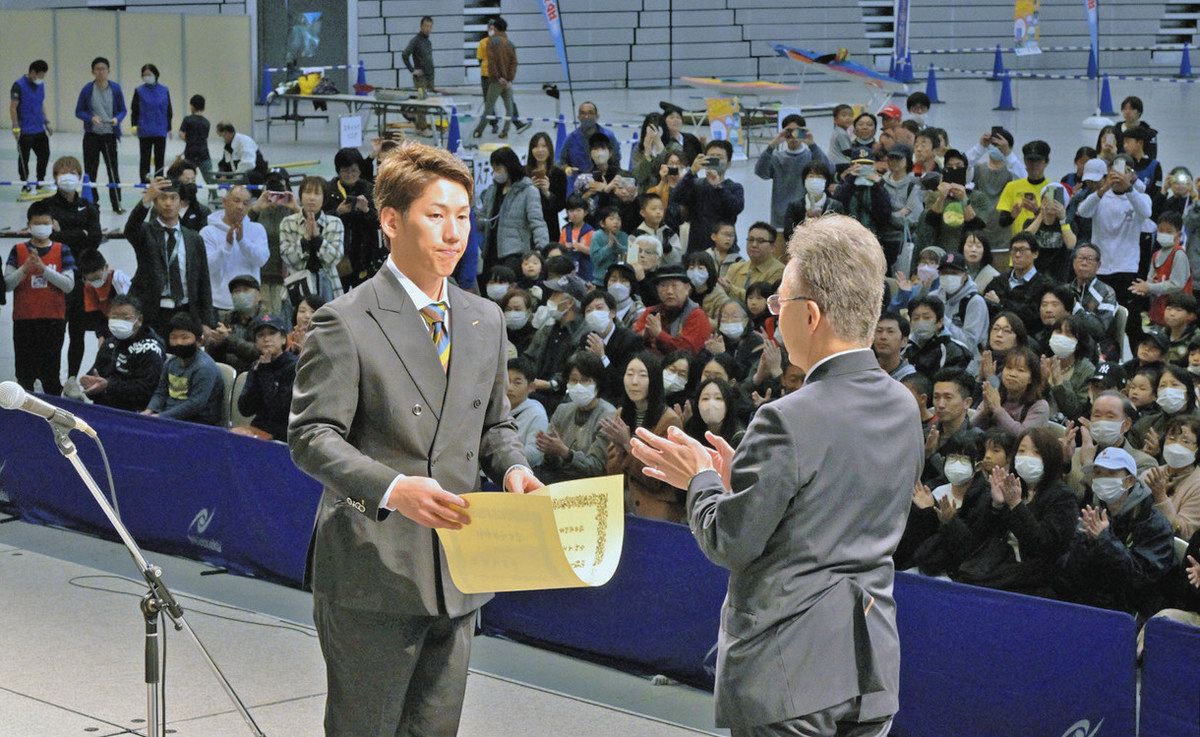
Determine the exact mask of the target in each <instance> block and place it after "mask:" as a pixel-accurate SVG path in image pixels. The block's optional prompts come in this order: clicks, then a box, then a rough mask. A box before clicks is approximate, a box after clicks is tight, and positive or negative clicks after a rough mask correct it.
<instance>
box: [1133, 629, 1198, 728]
mask: <svg viewBox="0 0 1200 737" xmlns="http://www.w3.org/2000/svg"><path fill="white" fill-rule="evenodd" d="M1195 734H1200V627H1193V626H1191V625H1187V624H1182V623H1180V622H1173V621H1171V620H1169V619H1162V618H1159V619H1151V620H1150V621H1149V622H1147V623H1146V649H1145V652H1144V655H1143V659H1142V731H1141V737H1182V736H1183V735H1195Z"/></svg>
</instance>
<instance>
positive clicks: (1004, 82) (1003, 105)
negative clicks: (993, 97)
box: [992, 72, 1017, 110]
mask: <svg viewBox="0 0 1200 737" xmlns="http://www.w3.org/2000/svg"><path fill="white" fill-rule="evenodd" d="M992 109H993V110H1016V109H1017V108H1016V107H1015V106H1014V105H1013V96H1012V77H1010V76H1009V74H1008V72H1005V73H1004V76H1003V77H1001V79H1000V104H999V105H997V106H996V107H994V108H992Z"/></svg>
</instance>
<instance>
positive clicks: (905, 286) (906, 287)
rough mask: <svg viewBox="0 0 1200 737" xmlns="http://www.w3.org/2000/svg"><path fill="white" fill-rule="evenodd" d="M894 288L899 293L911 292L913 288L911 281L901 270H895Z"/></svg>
mask: <svg viewBox="0 0 1200 737" xmlns="http://www.w3.org/2000/svg"><path fill="white" fill-rule="evenodd" d="M896 288H897V289H899V290H900V291H901V292H911V291H912V288H913V285H912V280H911V279H909V278H908V274H905V273H904V271H903V270H902V269H896Z"/></svg>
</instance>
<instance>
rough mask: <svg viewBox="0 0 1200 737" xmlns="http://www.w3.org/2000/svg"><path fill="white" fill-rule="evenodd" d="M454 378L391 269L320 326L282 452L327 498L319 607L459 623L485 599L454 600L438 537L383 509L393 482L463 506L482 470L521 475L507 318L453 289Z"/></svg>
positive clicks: (317, 574) (320, 537) (316, 567)
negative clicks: (431, 488)
mask: <svg viewBox="0 0 1200 737" xmlns="http://www.w3.org/2000/svg"><path fill="white" fill-rule="evenodd" d="M448 289H449V297H448V299H449V304H450V340H451V349H450V370H449V374H447V373H445V372H443V371H442V366H441V363H440V362H439V361H438V358H437V355H436V354H435V353H434V346H433V343H432V342H431V340H430V338H429V331H428V328H427V327H426V325H425V321H424V319H423V318H422V317H421V315H420V313H419V312H417V310H416V307H415V305H413V303H412V300H411V299H410V298H409V296H408V294H407V293H406V292H405V291H404V288H403V287H402V286H401V285H400V282H399V280H398V279H397V278H396V277H395V275H394V274H392V273H391V272H390V270H389V269H388V267H387V266H386V265H385V266H384V267H383V268H382V269H380V270H379V272H378V273H377V274H376V275H375V276H374V277H373V278H371V279H370V280H369V281H367V282H366V283H364V284H362V285H361V286H360V287H358V288H357V289H354V290H353V291H351V292H350V293H349V294H346V295H343V296H341V297H339V298H338V299H336V300H334V301H332V302H330V303H329V304H327V305H326V306H324V307H322V308H321V309H320V310H318V311H317V313H316V314H315V315H313V320H312V329H311V331H310V332H309V334H308V338H307V341H306V344H305V346H304V352H303V353H302V354H301V356H300V363H299V366H298V367H297V372H296V383H295V389H294V393H293V396H292V413H291V421H290V423H289V427H288V445H289V446H291V450H292V458H293V459H294V460H295V462H296V465H297V466H299V467H300V468H301V469H302V470H303V471H304V472H305V473H307V474H309V475H310V476H312V477H313V478H315V479H317V480H318V481H320V482H321V483H322V484H324V486H325V493H324V495H323V497H322V500H321V508H320V510H319V511H318V514H317V531H316V541H315V548H314V552H313V595H314V597H316V598H328V600H329V601H331V602H333V603H335V604H337V605H339V606H342V607H348V608H352V609H361V610H368V611H376V612H388V613H391V614H409V615H416V616H423V615H436V614H445V615H449V616H452V617H457V616H461V615H463V614H466V613H468V612H471V611H473V610H475V609H477V608H479V607H480V606H482V605H483V604H484V603H485V602H486V601H487V600H488V599H489V598H490V596H487V595H470V596H469V595H466V594H463V593H462V592H460V591H459V590H458V589H457V588H455V586H454V582H453V581H452V580H451V579H450V575H449V572H448V570H447V568H446V562H445V556H444V554H443V553H442V551H441V548H440V544H439V543H438V540H437V537H436V535H435V534H434V532H433V530H430V529H428V528H425V527H421V526H420V525H418V524H416V523H415V522H413V521H411V520H409V519H408V518H407V517H404V516H403V515H400V514H393V513H390V512H389V511H388V510H386V509H381V508H380V506H379V505H380V502H381V501H382V499H383V496H384V494H385V493H386V492H387V491H388V489H389V487H390V486H391V483H392V481H393V480H394V479H395V477H396V474H398V473H404V474H407V475H410V476H427V477H430V478H433V479H436V480H437V481H438V483H440V484H441V485H442V488H444V489H446V490H448V491H452V492H455V493H462V492H467V491H471V490H474V489H476V488H478V481H479V469H480V466H481V465H482V467H483V468H484V469H485V470H486V471H487V473H488V475H489V476H491V477H492V478H493V479H502V478H503V475H504V473H505V471H506V470H507V469H509V468H510V467H512V466H513V465H515V464H518V463H519V464H527V461H526V460H525V456H524V453H523V451H522V446H521V442H520V440H519V438H518V437H517V432H516V423H515V422H513V419H512V417H511V415H510V413H509V404H508V397H507V396H506V393H505V389H506V387H507V385H508V370H507V351H506V347H507V346H506V345H505V343H506V340H505V331H504V318H503V316H502V315H501V313H500V308H499V307H498V306H497V305H496V304H495V303H494V302H492V301H490V300H486V299H482V298H480V297H477V296H475V295H473V294H470V293H468V292H465V291H463V290H461V289H459V288H457V287H455V286H449V287H448Z"/></svg>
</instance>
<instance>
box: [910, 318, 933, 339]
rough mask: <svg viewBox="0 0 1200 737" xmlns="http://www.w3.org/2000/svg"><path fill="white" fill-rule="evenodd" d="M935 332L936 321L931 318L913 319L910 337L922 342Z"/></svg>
mask: <svg viewBox="0 0 1200 737" xmlns="http://www.w3.org/2000/svg"><path fill="white" fill-rule="evenodd" d="M936 334H937V323H936V322H934V321H933V320H914V321H913V323H912V331H911V335H912V339H913V340H915V341H916V342H918V343H924V342H925V341H927V340H929V339H930V338H932V337H933V336H934V335H936Z"/></svg>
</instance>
